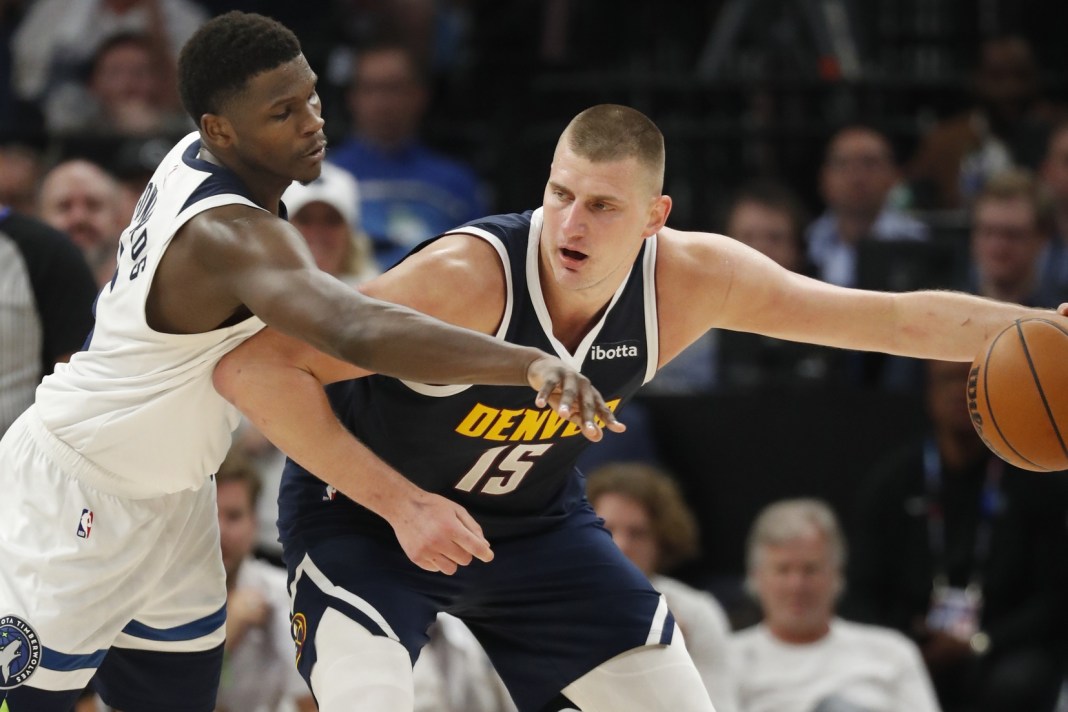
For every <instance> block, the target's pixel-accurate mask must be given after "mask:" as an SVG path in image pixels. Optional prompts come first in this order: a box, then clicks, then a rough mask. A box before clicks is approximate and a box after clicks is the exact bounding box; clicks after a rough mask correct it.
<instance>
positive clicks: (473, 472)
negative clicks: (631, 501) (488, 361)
mask: <svg viewBox="0 0 1068 712" xmlns="http://www.w3.org/2000/svg"><path fill="white" fill-rule="evenodd" d="M541 224H542V223H541V210H540V209H539V210H537V211H534V212H526V213H523V214H521V215H519V214H513V215H500V216H495V217H489V218H485V219H483V220H479V221H475V222H473V223H469V224H468V225H466V226H464V227H463V228H461V229H459V230H457V231H456V232H463V233H470V234H474V235H477V236H478V237H480V238H482V239H484V240H486V241H487V242H489V243H490V244H491V245H493V246H494V247H495V248H496V250H497V252H498V253H499V255H500V258H501V262H502V264H503V267H504V273H505V280H506V285H507V299H506V305H505V310H504V315H503V318H502V321H501V325H500V327H499V329H498V332H497V334H496V336H497V338H499V339H504V340H506V341H508V342H511V343H516V344H523V345H528V346H536V347H538V348H540V349H542V350H544V351H547V352H549V353H555V354H556V355H557V356H559V357H560V358H561V359H563V360H564V361H566V362H568V363H570V364H571V365H572V366H576V367H579V368H580V370H581V371H582V373H583V374H585V375H586V376H587V377H588V378H589V379H590V380H591V381H592V382H593V384H594V385H595V386H596V387H597V389H598V390H599V391H600V392H601V394H602V395H603V396H604V398H605V400H606V401H607V402H608V403H609V404H610V405H611V406H612V407H614V408H616V409H618V407H619V406H621V405H622V404H624V403H626V402H627V400H629V399H630V398H631V396H633V395H634V393H635V392H636V391H637V390H638V388H639V387H640V386H641V385H642V384H643V383H645V382H646V381H648V380H649V379H650V378H652V376H653V374H654V373H655V370H656V364H657V360H658V352H659V346H658V330H657V321H656V299H655V283H654V270H655V261H656V238H655V237H653V238H650V239H649V240H646V242H645V243H644V245H643V247H642V251H641V253H640V254H639V256H638V259H637V260H636V261H635V264H634V266H633V268H632V269H631V273H630V275H629V276H628V278H627V279H626V281H625V282H624V283H623V284H622V285H621V286H620V288H619V289H618V290H617V291H616V293H615V295H614V297H613V298H612V300H611V302H610V304H609V306H608V309H607V310H606V312H605V314H604V315H603V316H602V318H601V319H600V321H599V322H598V323H597V324H596V325H595V326H594V327H593V328H592V329H591V330H590V332H589V334H587V336H586V337H585V338H584V339H583V340H582V342H581V344H580V345H579V346H578V348H577V349H576V351H575V353H574V354H571V353H568V352H567V350H566V349H565V347H564V346H563V345H562V344H561V343H560V342H559V341H558V340H557V339H556V338H555V337H554V336H553V334H552V324H551V322H550V317H549V313H548V310H547V308H546V305H545V301H544V299H543V295H542V291H541V284H540V282H539V278H538V269H539V268H538V247H539V243H540V237H541ZM328 390H329V393H330V399H331V403H332V404H333V406H334V409H335V411H336V412H337V413H338V415H339V417H340V418H341V420H342V422H344V423H345V424H346V426H347V427H348V428H349V429H350V430H352V431H353V432H354V433H355V434H356V436H357V437H358V438H359V439H360V440H362V441H363V442H364V443H366V444H367V445H368V446H369V447H370V448H371V449H372V450H374V451H375V452H376V453H377V454H378V455H379V456H380V457H382V458H383V459H384V460H385V461H386V462H388V463H389V464H390V465H392V466H393V467H394V468H396V469H397V470H398V471H400V472H401V473H402V474H404V475H405V476H406V477H408V478H409V479H411V480H412V481H413V482H415V483H416V484H418V485H419V486H420V487H422V488H423V489H426V490H428V491H430V492H435V493H437V494H440V495H443V496H445V497H448V498H450V499H452V500H455V501H456V502H459V503H460V504H461V505H463V506H464V507H465V508H467V509H468V511H470V512H471V514H472V515H473V516H474V517H475V518H476V519H477V520H478V521H479V524H480V525H481V526H482V528H483V531H484V532H485V534H486V536H487V537H490V538H491V539H492V538H502V537H510V536H515V535H520V534H523V533H527V532H530V531H536V530H538V529H543V528H545V527H547V526H551V525H552V524H553V523H554V522H555V521H558V520H559V519H560V518H562V517H563V516H565V515H566V514H567V513H568V512H570V511H572V510H573V509H574V508H575V507H577V506H579V505H580V503H581V502H582V501H583V498H584V490H583V483H582V478H581V475H580V474H579V473H578V471H577V470H576V468H575V460H576V459H577V458H578V456H579V454H580V453H581V452H582V450H583V449H584V448H585V447H586V445H587V444H588V441H587V440H586V438H585V437H584V436H583V435H582V434H581V433H580V431H579V428H578V427H576V426H574V425H571V424H570V423H568V422H566V421H563V420H561V419H560V418H559V417H558V416H557V415H556V413H555V412H554V411H553V410H552V409H551V408H537V407H536V406H535V404H534V397H535V394H534V392H533V391H531V389H530V388H528V387H508V386H427V385H424V384H418V383H411V382H404V381H400V380H397V379H394V378H388V377H385V376H380V375H375V376H371V377H368V378H362V379H357V380H355V381H349V382H345V383H340V384H335V385H333V386H331V387H330V388H329V389H328ZM606 437H612V435H611V433H609V434H607V435H606ZM286 468H287V469H286V474H285V477H284V480H283V485H282V495H281V497H280V498H279V506H280V519H279V526H280V529H281V530H282V540H283V541H286V540H287V537H288V536H292V535H296V532H297V531H299V532H301V534H300V535H301V536H303V535H307V534H308V533H309V532H315V531H321V532H323V533H327V532H330V531H334V530H336V529H342V530H344V529H351V528H352V527H357V528H359V529H361V530H365V531H369V532H383V533H385V532H389V531H390V530H389V527H388V525H387V524H386V523H385V521H384V520H382V519H380V518H379V517H378V516H377V515H375V514H373V513H371V512H369V511H368V510H365V509H363V508H362V507H359V506H357V505H355V504H353V503H352V502H350V501H349V500H347V499H345V498H344V497H340V496H336V497H335V495H334V493H333V492H332V491H329V490H327V489H326V487H325V486H324V485H323V483H322V482H320V481H319V480H317V479H315V478H314V477H312V476H311V475H310V474H309V473H307V472H306V471H305V470H303V469H302V468H300V467H299V465H296V464H295V463H293V462H289V463H288V464H287V466H286Z"/></svg>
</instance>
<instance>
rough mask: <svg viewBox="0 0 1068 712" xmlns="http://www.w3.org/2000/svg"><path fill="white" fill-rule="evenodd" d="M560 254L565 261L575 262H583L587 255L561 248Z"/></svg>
mask: <svg viewBox="0 0 1068 712" xmlns="http://www.w3.org/2000/svg"><path fill="white" fill-rule="evenodd" d="M560 254H561V255H563V256H564V259H567V260H574V261H575V262H582V261H583V260H585V259H586V255H585V254H584V253H582V252H576V251H575V250H569V249H567V248H566V247H561V248H560Z"/></svg>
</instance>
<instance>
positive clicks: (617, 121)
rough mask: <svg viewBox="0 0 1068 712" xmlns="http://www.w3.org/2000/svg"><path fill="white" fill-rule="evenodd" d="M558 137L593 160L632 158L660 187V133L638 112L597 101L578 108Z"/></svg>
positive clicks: (662, 140)
mask: <svg viewBox="0 0 1068 712" xmlns="http://www.w3.org/2000/svg"><path fill="white" fill-rule="evenodd" d="M560 141H561V142H564V141H566V142H567V146H568V147H569V148H570V149H571V150H572V151H574V152H575V154H576V155H578V156H581V157H583V158H585V159H587V160H590V161H593V162H594V163H602V162H606V161H619V160H623V159H626V158H636V159H637V160H638V162H639V163H640V164H641V165H642V166H644V167H645V168H646V169H647V170H648V171H649V174H650V176H651V177H652V178H653V184H654V186H655V188H656V192H657V193H660V192H661V191H662V190H663V189H664V134H662V133H661V132H660V129H659V128H657V126H656V124H655V123H653V121H652V120H651V119H650V118H649V117H648V116H646V115H645V114H643V113H642V112H640V111H638V110H636V109H632V108H630V107H629V106H621V105H619V104H598V105H596V106H591V107H590V108H589V109H586V110H585V111H583V112H581V113H580V114H579V115H578V116H576V117H575V118H573V119H572V120H571V123H569V124H568V125H567V128H566V129H564V133H563V134H562V135H561V136H560Z"/></svg>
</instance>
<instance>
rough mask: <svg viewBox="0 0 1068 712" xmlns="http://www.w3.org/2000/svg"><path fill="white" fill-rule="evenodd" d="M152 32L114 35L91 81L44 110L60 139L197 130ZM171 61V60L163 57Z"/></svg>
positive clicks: (68, 89) (73, 85)
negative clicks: (161, 62) (162, 60)
mask: <svg viewBox="0 0 1068 712" xmlns="http://www.w3.org/2000/svg"><path fill="white" fill-rule="evenodd" d="M158 55H159V53H158V52H157V51H156V50H155V48H154V47H153V45H152V38H151V36H150V35H147V34H139V33H132V32H126V33H120V34H116V35H112V36H111V37H109V38H108V39H106V40H104V42H103V43H102V44H101V45H100V47H99V48H98V49H97V51H96V53H95V54H94V55H93V58H92V60H91V64H90V67H89V71H88V78H87V80H86V81H85V82H84V83H83V82H75V81H72V82H69V83H67V84H65V85H64V86H63V87H62V88H60V89H57V90H56V91H55V92H53V93H52V94H51V96H50V97H49V100H48V102H47V104H46V106H45V122H46V125H47V127H48V130H49V131H51V132H52V133H54V134H59V135H70V134H78V135H86V134H88V135H95V136H113V135H120V136H157V135H170V136H175V137H177V136H181V135H183V134H185V133H188V132H189V131H192V130H193V129H194V128H196V127H195V126H194V125H193V123H192V121H191V120H190V118H189V116H188V115H187V114H186V113H185V112H184V111H183V110H182V107H181V103H180V102H179V100H178V93H177V91H176V88H175V86H174V81H173V77H172V75H173V73H174V69H173V68H170V67H161V66H159V64H158V62H159V61H160V60H159V57H158ZM164 60H165V61H170V58H169V57H166V58H164Z"/></svg>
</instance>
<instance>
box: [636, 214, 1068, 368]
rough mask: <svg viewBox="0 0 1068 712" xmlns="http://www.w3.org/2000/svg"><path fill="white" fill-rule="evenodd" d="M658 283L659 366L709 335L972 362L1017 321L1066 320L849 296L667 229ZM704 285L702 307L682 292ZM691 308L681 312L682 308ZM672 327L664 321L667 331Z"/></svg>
mask: <svg viewBox="0 0 1068 712" xmlns="http://www.w3.org/2000/svg"><path fill="white" fill-rule="evenodd" d="M664 232H665V233H666V235H667V239H666V240H663V241H662V242H661V245H660V248H659V250H660V252H659V254H660V255H661V257H660V259H659V262H660V264H661V268H662V269H663V270H664V271H663V272H658V275H657V284H658V289H659V290H660V292H661V301H660V305H661V306H660V313H661V315H662V319H661V329H662V333H661V344H662V353H663V355H664V357H663V358H662V363H663V361H664V359H665V358H666V359H668V360H669V359H670V358H671V357H672V356H674V354H676V353H678V351H679V350H681V348H683V347H685V345H686V344H687V343H689V342H690V341H692V340H693V339H695V338H697V336H699V335H700V334H701V333H703V332H704V331H705V330H707V329H709V328H711V327H719V328H724V329H730V330H735V331H749V332H754V333H758V334H764V335H766V336H772V337H775V338H780V339H788V340H791V341H803V342H808V343H814V344H821V345H824V346H835V347H839V348H845V349H854V350H861V351H881V352H884V353H889V354H895V355H901V356H911V357H915V358H928V359H939V360H945V361H971V360H972V359H973V358H975V356H976V355H977V354H978V352H979V350H980V348H981V347H982V345H983V344H984V343H985V342H986V340H987V339H988V338H990V337H991V336H993V335H994V334H995V333H997V332H999V331H1000V330H1002V329H1003V328H1005V327H1006V326H1008V325H1009V324H1010V323H1012V321H1013V320H1015V319H1020V318H1025V317H1032V316H1044V317H1051V318H1054V319H1058V320H1061V323H1063V324H1064V325H1065V326H1066V327H1068V319H1064V315H1066V314H1068V308H1066V307H1065V306H1062V307H1061V310H1060V314H1061V316H1058V315H1057V313H1056V312H1055V311H1053V310H1049V309H1032V308H1029V307H1023V306H1020V305H1018V304H1010V303H1007V302H999V301H995V300H992V299H986V298H984V297H978V296H974V295H970V294H963V293H960V292H950V291H934V290H927V291H918V292H903V293H890V292H873V291H865V290H859V289H846V288H843V287H838V286H835V285H833V284H828V283H826V282H820V281H818V280H815V279H811V278H808V277H805V276H803V275H800V274H796V273H794V272H790V271H788V270H785V269H783V268H782V267H780V266H779V265H777V264H775V263H774V262H773V261H772V260H770V259H768V258H767V257H765V256H764V255H762V254H760V253H759V252H757V251H755V250H753V249H751V248H749V247H746V246H745V245H743V244H741V243H739V242H737V241H735V240H732V239H730V238H729V237H725V236H723V235H712V234H707V233H680V232H678V231H674V230H666V231H664ZM694 284H698V285H701V289H702V290H703V293H702V294H701V297H702V298H701V299H694V295H693V292H692V290H689V291H686V290H684V289H683V288H682V287H680V285H694ZM682 304H689V305H690V306H689V308H688V310H686V312H685V313H684V314H681V315H680V314H679V313H677V312H681V311H682V310H681V308H680V305H682ZM665 319H666V323H665Z"/></svg>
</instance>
